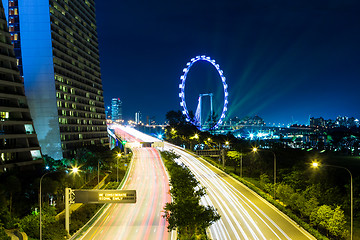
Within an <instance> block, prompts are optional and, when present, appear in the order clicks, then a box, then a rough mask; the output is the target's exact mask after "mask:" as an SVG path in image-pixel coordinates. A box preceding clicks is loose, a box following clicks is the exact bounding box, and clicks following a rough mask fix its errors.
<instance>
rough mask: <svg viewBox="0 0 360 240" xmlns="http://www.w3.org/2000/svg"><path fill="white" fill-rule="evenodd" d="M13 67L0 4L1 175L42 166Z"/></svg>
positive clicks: (30, 121)
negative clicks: (24, 168)
mask: <svg viewBox="0 0 360 240" xmlns="http://www.w3.org/2000/svg"><path fill="white" fill-rule="evenodd" d="M16 65H17V59H16V58H15V53H14V49H13V46H12V45H11V38H10V34H9V32H8V31H7V25H6V18H5V14H4V8H3V5H2V2H0V171H3V170H4V168H8V167H13V166H24V165H29V164H32V163H39V162H42V161H33V160H35V159H38V158H41V157H42V156H41V151H40V146H39V142H38V140H37V137H36V133H35V131H34V127H33V122H32V120H31V116H30V111H29V108H28V104H27V100H26V97H25V92H24V84H23V81H22V78H21V76H20V73H19V71H18V68H17V66H16Z"/></svg>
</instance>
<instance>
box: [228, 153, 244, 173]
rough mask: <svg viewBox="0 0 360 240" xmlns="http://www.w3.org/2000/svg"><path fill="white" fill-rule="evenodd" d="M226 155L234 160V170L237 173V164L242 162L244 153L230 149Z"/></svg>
mask: <svg viewBox="0 0 360 240" xmlns="http://www.w3.org/2000/svg"><path fill="white" fill-rule="evenodd" d="M226 155H227V156H228V157H229V158H230V159H231V160H233V161H234V172H235V174H236V165H238V164H239V163H240V160H241V158H242V153H239V152H238V151H228V152H227V153H226Z"/></svg>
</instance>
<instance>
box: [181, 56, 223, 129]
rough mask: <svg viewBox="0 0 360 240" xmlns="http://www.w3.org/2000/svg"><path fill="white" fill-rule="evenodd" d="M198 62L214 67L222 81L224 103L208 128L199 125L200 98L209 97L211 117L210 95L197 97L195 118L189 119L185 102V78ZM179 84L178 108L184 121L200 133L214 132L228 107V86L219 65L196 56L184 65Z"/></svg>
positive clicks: (211, 60) (208, 59) (209, 59)
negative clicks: (180, 109)
mask: <svg viewBox="0 0 360 240" xmlns="http://www.w3.org/2000/svg"><path fill="white" fill-rule="evenodd" d="M198 61H206V62H208V63H210V64H211V65H212V66H214V67H215V68H216V70H217V72H218V74H219V76H220V78H221V81H222V85H223V89H224V103H223V108H222V112H221V115H220V118H219V119H218V120H217V121H214V124H212V125H210V126H202V123H201V97H202V96H211V115H212V114H213V110H212V93H207V94H200V95H199V104H198V109H197V112H196V114H195V118H191V117H190V115H189V111H188V109H187V107H186V102H185V83H186V77H187V75H188V73H189V71H190V68H191V67H192V66H193V65H194V64H195V63H196V62H198ZM180 80H181V83H180V84H179V88H180V93H179V97H180V99H181V100H180V106H181V107H182V108H183V111H182V113H183V114H184V115H185V116H186V121H188V122H190V123H191V124H193V125H195V126H196V127H197V128H198V129H199V130H202V131H207V130H214V129H217V128H218V127H219V125H221V124H222V123H223V121H224V118H225V114H226V112H227V106H228V103H229V102H228V95H229V93H228V90H227V89H228V85H227V84H226V78H225V77H224V75H223V71H222V70H221V69H220V66H219V64H216V62H215V60H213V59H211V58H210V57H207V56H204V55H202V56H196V57H195V58H192V59H191V60H190V62H188V63H187V64H186V68H184V69H183V75H181V77H180ZM199 110H200V111H199Z"/></svg>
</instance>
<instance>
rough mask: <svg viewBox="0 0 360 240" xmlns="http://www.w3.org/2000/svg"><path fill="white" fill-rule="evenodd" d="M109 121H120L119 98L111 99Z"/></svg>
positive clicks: (120, 105) (120, 106)
mask: <svg viewBox="0 0 360 240" xmlns="http://www.w3.org/2000/svg"><path fill="white" fill-rule="evenodd" d="M111 120H113V121H119V120H122V102H121V100H120V98H113V99H112V100H111Z"/></svg>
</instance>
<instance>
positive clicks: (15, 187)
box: [5, 175, 21, 215]
mask: <svg viewBox="0 0 360 240" xmlns="http://www.w3.org/2000/svg"><path fill="white" fill-rule="evenodd" d="M5 186H6V192H7V193H8V194H9V212H10V215H11V210H12V209H11V208H12V202H13V195H14V194H16V193H18V192H21V182H20V180H19V178H17V177H16V176H15V175H11V176H9V177H8V178H7V179H6V180H5Z"/></svg>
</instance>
